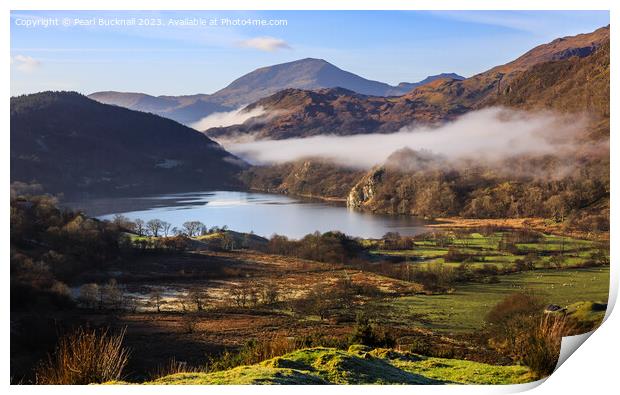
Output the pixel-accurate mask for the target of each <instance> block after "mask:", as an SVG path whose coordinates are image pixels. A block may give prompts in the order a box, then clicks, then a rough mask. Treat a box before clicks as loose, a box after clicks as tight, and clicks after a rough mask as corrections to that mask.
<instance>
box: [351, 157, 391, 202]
mask: <svg viewBox="0 0 620 395" xmlns="http://www.w3.org/2000/svg"><path fill="white" fill-rule="evenodd" d="M384 174H385V169H383V168H382V167H379V168H376V169H373V170H372V171H371V172H369V173H368V174H367V175H365V176H364V177H363V178H362V179H361V180H360V181H359V182H358V183H357V184H355V186H354V187H353V188H351V191H350V192H349V195H348V196H347V207H350V208H356V209H362V208H364V207H365V206H368V205H369V204H371V203H372V200H373V198H374V197H375V195H376V191H377V186H378V184H379V183H380V182H381V180H382V179H383V175H384Z"/></svg>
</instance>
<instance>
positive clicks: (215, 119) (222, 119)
mask: <svg viewBox="0 0 620 395" xmlns="http://www.w3.org/2000/svg"><path fill="white" fill-rule="evenodd" d="M242 109H243V107H240V108H238V109H236V110H233V111H228V112H215V113H213V114H210V115H208V116H206V117H204V118H202V119H201V120H200V121H197V122H194V123H192V124H191V125H189V126H190V127H191V128H194V129H196V130H200V131H204V130H207V129H209V128H216V127H225V126H231V125H240V124H242V123H244V122H245V121H247V120H248V119H250V118H253V117H260V116H261V115H264V114H265V110H264V109H263V108H262V107H257V108H254V109H252V110H250V111H242Z"/></svg>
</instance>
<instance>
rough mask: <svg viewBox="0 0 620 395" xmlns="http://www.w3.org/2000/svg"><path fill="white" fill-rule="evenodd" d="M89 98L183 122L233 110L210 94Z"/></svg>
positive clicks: (117, 94)
mask: <svg viewBox="0 0 620 395" xmlns="http://www.w3.org/2000/svg"><path fill="white" fill-rule="evenodd" d="M88 97H89V98H91V99H93V100H96V101H98V102H100V103H104V104H112V105H116V106H120V107H125V108H129V109H131V110H136V111H144V112H150V113H153V114H157V115H160V116H162V117H166V118H170V119H173V120H175V121H177V122H180V123H183V124H190V123H193V122H196V121H198V120H200V119H201V118H203V117H204V116H206V115H208V114H212V113H215V112H224V111H230V110H232V107H227V106H223V105H220V104H218V103H215V102H213V101H211V100H210V99H209V95H201V94H198V95H190V96H151V95H147V94H145V93H133V92H114V91H105V92H96V93H93V94H90V95H88Z"/></svg>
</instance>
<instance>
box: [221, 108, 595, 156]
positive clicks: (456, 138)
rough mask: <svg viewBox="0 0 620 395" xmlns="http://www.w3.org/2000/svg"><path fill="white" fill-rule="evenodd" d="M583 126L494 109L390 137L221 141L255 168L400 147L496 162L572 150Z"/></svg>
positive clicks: (575, 121) (377, 153)
mask: <svg viewBox="0 0 620 395" xmlns="http://www.w3.org/2000/svg"><path fill="white" fill-rule="evenodd" d="M584 126H585V119H583V117H575V116H570V117H568V116H560V115H555V114H552V113H549V112H538V113H528V112H523V111H515V110H509V109H506V108H501V107H493V108H487V109H483V110H479V111H473V112H470V113H467V114H465V115H463V116H461V117H460V118H458V119H457V120H455V121H453V122H449V123H446V124H444V125H442V126H439V127H429V126H425V127H407V128H403V129H401V130H400V131H398V132H396V133H391V134H363V135H355V136H335V135H323V136H316V137H308V138H295V139H287V140H261V141H251V142H241V143H228V144H227V143H226V142H224V146H225V148H226V149H227V150H229V151H231V152H232V153H234V154H235V155H237V156H240V157H242V158H244V159H245V160H247V161H249V162H250V163H253V164H269V163H281V162H288V161H293V160H296V159H300V158H304V157H322V158H326V159H330V160H333V161H335V162H337V163H339V164H342V165H345V166H350V167H357V168H370V167H372V166H374V165H377V164H381V163H383V162H384V161H385V159H386V158H387V157H388V156H389V155H390V154H392V153H393V152H395V151H397V150H399V149H402V148H409V149H412V150H416V151H419V150H426V151H430V152H432V153H434V154H437V155H441V156H444V157H446V158H447V159H466V158H471V159H481V160H483V159H487V160H499V159H503V158H504V157H507V156H513V155H521V154H535V155H536V154H549V153H556V152H560V151H562V150H566V149H568V148H570V147H571V146H572V141H573V137H574V136H575V135H576V134H577V133H579V132H580V131H581V130H582V129H583V127H584Z"/></svg>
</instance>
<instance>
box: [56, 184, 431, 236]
mask: <svg viewBox="0 0 620 395" xmlns="http://www.w3.org/2000/svg"><path fill="white" fill-rule="evenodd" d="M65 205H66V206H69V207H71V208H74V209H82V210H83V211H84V212H85V213H86V214H88V215H90V216H95V217H98V218H101V219H112V218H113V217H114V215H115V214H122V215H125V216H127V217H129V218H130V219H132V220H135V219H138V218H140V219H142V220H144V221H148V220H150V219H154V218H158V219H161V220H163V221H167V222H170V223H171V224H172V226H176V227H179V228H180V227H181V226H182V224H183V223H184V222H186V221H200V222H202V223H204V224H205V225H206V226H207V227H212V226H220V227H221V226H224V225H226V226H228V228H229V229H231V230H235V231H239V232H250V231H253V232H254V233H255V234H257V235H260V236H264V237H269V236H271V235H272V234H274V233H277V234H281V235H285V236H288V237H290V238H300V237H302V236H304V235H306V234H308V233H312V232H315V231H319V232H327V231H330V230H339V231H341V232H343V233H346V234H348V235H351V236H357V237H365V238H379V237H381V236H383V235H384V234H385V233H387V232H399V233H400V234H402V235H416V234H419V233H423V232H425V231H427V230H428V228H426V227H425V222H424V221H423V220H420V219H417V218H413V217H405V216H388V215H378V214H369V213H362V212H358V211H353V210H351V209H348V208H347V207H345V206H344V205H338V204H334V203H328V202H323V201H317V200H308V199H302V198H296V197H291V196H286V195H276V194H267V193H253V192H232V191H208V192H191V193H178V194H167V195H158V196H148V197H131V198H104V199H91V200H87V201H79V202H72V203H66V204H65Z"/></svg>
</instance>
